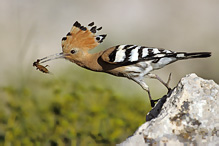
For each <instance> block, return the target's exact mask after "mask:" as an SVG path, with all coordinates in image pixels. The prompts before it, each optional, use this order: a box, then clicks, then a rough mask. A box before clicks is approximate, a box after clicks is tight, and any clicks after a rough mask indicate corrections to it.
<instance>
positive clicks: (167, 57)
mask: <svg viewBox="0 0 219 146" xmlns="http://www.w3.org/2000/svg"><path fill="white" fill-rule="evenodd" d="M101 29H102V27H99V28H97V26H94V22H91V23H89V24H88V26H87V27H85V26H82V25H81V24H80V23H79V22H78V21H76V22H75V23H74V24H73V26H72V28H71V30H70V32H68V33H67V35H66V36H65V37H63V38H62V41H61V45H62V52H61V53H57V54H54V55H50V56H47V57H44V58H42V59H38V60H39V61H38V63H44V62H47V61H50V60H54V59H58V58H64V59H66V60H69V61H71V62H73V63H75V64H77V65H78V66H80V67H83V68H85V69H88V70H91V71H95V72H105V73H108V74H111V75H114V76H117V77H125V78H128V79H130V80H132V81H134V82H136V83H137V84H138V85H140V86H141V87H142V89H143V90H145V91H146V92H147V93H148V96H149V99H150V104H151V107H154V106H155V103H156V102H157V100H153V99H152V97H151V93H150V90H149V86H148V85H147V84H146V83H145V81H144V78H145V77H149V78H152V79H157V80H159V81H160V82H161V83H162V84H163V85H164V86H165V87H166V88H167V89H168V91H169V90H170V89H171V88H170V87H169V85H168V84H169V80H170V76H171V74H170V75H169V78H168V81H167V82H164V81H163V80H162V79H161V78H160V77H159V76H158V75H156V74H153V73H151V72H152V71H154V70H158V69H161V68H163V67H165V66H166V65H168V64H171V63H173V62H176V61H178V60H184V59H191V58H205V57H210V56H211V52H193V53H187V52H175V51H171V50H168V49H163V48H157V47H145V46H139V45H127V44H124V45H116V46H113V47H110V48H108V49H106V50H103V51H100V52H97V53H90V52H89V51H90V50H92V49H94V48H95V47H97V46H98V45H99V44H100V43H102V42H103V41H104V39H105V38H106V36H107V35H106V34H102V35H97V32H98V31H100V30H101Z"/></svg>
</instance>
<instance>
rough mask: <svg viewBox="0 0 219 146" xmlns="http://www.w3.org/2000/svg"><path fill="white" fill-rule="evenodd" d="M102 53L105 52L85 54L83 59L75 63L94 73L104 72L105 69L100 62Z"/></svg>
mask: <svg viewBox="0 0 219 146" xmlns="http://www.w3.org/2000/svg"><path fill="white" fill-rule="evenodd" d="M102 53H103V52H98V53H94V54H90V53H88V52H85V53H84V55H83V57H82V58H81V59H80V61H78V62H75V63H76V64H77V65H79V66H81V67H83V68H86V69H89V70H92V71H102V70H103V68H102V66H101V65H100V64H99V62H98V60H99V57H100V56H101V55H102Z"/></svg>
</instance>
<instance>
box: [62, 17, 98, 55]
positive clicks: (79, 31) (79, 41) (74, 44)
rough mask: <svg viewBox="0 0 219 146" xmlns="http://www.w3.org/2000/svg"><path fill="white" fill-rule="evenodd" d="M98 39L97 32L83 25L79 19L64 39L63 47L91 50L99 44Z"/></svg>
mask: <svg viewBox="0 0 219 146" xmlns="http://www.w3.org/2000/svg"><path fill="white" fill-rule="evenodd" d="M99 43H100V42H98V41H97V40H96V36H95V33H92V32H91V30H89V29H87V28H86V27H84V26H81V24H80V23H78V22H77V21H76V22H75V24H74V25H73V27H72V29H71V31H70V32H69V33H68V34H67V36H66V37H64V38H63V39H62V47H63V51H64V49H67V48H68V49H71V48H79V49H82V50H84V51H88V50H91V49H93V48H95V47H96V46H98V45H99Z"/></svg>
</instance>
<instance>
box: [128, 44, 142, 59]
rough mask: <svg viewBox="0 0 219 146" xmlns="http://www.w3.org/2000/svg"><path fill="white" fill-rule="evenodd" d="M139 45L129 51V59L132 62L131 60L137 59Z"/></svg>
mask: <svg viewBox="0 0 219 146" xmlns="http://www.w3.org/2000/svg"><path fill="white" fill-rule="evenodd" d="M139 48H140V47H136V48H134V49H133V50H132V51H131V54H130V57H129V61H131V62H133V61H137V60H138V49H139Z"/></svg>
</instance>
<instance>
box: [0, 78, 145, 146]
mask: <svg viewBox="0 0 219 146" xmlns="http://www.w3.org/2000/svg"><path fill="white" fill-rule="evenodd" d="M45 76H46V75H45ZM41 77H42V76H41ZM98 80H99V79H98ZM97 82H98V81H95V78H92V79H91V80H87V79H83V81H82V80H76V79H75V78H72V79H69V78H65V77H63V76H62V77H60V78H59V79H52V78H51V79H42V78H40V77H37V78H32V79H30V80H29V81H27V82H25V83H23V84H22V85H20V86H19V85H14V86H13V85H8V86H5V87H1V88H0V98H1V103H0V144H1V145H2V144H4V145H56V144H58V145H64V144H65V145H96V144H100V145H103V144H109V145H112V144H116V143H119V142H121V141H123V140H125V138H127V137H128V136H130V135H131V134H132V133H133V132H134V131H135V130H136V129H137V127H138V126H139V125H141V124H142V123H144V122H145V116H146V113H147V112H148V110H149V109H146V107H147V105H146V101H144V100H142V99H141V98H140V97H135V98H130V97H127V95H125V96H126V97H124V95H122V94H121V93H118V92H115V91H114V90H113V89H110V88H108V87H107V86H104V85H103V86H100V85H99V84H98V83H97ZM84 83H86V84H84ZM96 83H97V84H96Z"/></svg>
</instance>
